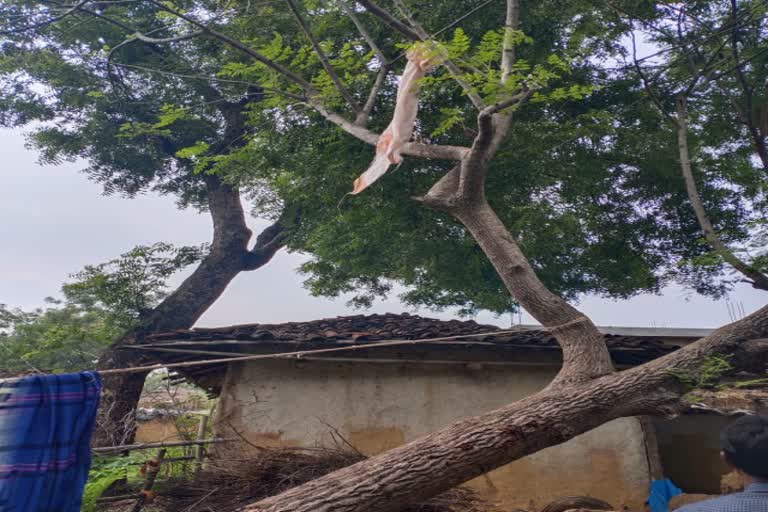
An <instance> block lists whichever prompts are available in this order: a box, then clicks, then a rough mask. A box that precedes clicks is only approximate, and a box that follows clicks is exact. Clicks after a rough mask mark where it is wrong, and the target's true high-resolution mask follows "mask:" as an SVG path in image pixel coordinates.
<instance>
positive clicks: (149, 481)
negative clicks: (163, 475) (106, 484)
mask: <svg viewBox="0 0 768 512" xmlns="http://www.w3.org/2000/svg"><path fill="white" fill-rule="evenodd" d="M165 451H166V450H165V448H161V449H160V451H159V452H157V458H156V459H154V460H151V461H149V462H148V463H147V466H149V467H148V469H147V476H146V477H145V479H144V487H142V489H141V492H140V493H139V497H138V499H136V503H134V505H133V508H131V512H139V511H140V510H141V509H142V508H144V505H145V504H147V503H151V502H152V500H153V498H154V493H153V492H152V487H154V485H155V479H156V478H157V473H159V472H160V465H161V464H162V463H163V459H164V458H165Z"/></svg>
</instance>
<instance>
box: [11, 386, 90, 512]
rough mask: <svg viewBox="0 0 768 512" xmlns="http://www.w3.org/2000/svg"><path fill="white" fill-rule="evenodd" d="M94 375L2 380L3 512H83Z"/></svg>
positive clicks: (88, 461)
mask: <svg viewBox="0 0 768 512" xmlns="http://www.w3.org/2000/svg"><path fill="white" fill-rule="evenodd" d="M100 392H101V378H100V377H99V375H98V373H96V372H81V373H74V374H62V375H32V376H28V377H21V378H18V379H5V380H0V512H79V511H80V504H81V501H82V495H83V488H84V487H85V482H86V480H87V479H88V470H89V469H90V465H91V451H90V442H91V434H92V433H93V427H94V423H95V419H96V410H97V409H98V406H99V395H100Z"/></svg>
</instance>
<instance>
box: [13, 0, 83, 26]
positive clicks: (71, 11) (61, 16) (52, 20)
mask: <svg viewBox="0 0 768 512" xmlns="http://www.w3.org/2000/svg"><path fill="white" fill-rule="evenodd" d="M88 2H90V0H80V1H79V2H77V3H76V4H75V5H73V6H72V7H70V8H69V9H67V10H66V11H65V12H64V13H62V14H59V15H57V16H54V17H52V18H49V19H47V20H45V21H41V22H38V23H33V24H31V25H25V26H23V27H19V28H15V29H12V30H4V31H2V32H0V35H9V34H18V33H20V32H27V31H29V30H34V29H36V28H41V27H45V26H48V25H51V24H52V23H56V22H57V21H60V20H63V19H64V18H66V17H67V16H69V15H71V14H74V13H75V12H76V11H78V10H80V8H81V7H83V6H84V5H85V4H87V3H88Z"/></svg>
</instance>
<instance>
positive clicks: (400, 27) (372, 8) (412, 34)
mask: <svg viewBox="0 0 768 512" xmlns="http://www.w3.org/2000/svg"><path fill="white" fill-rule="evenodd" d="M357 3H359V4H360V5H362V6H363V7H365V8H366V10H368V12H370V13H371V14H373V15H374V16H376V17H377V18H379V19H380V20H381V21H383V22H384V23H385V24H386V25H388V26H389V27H391V28H393V29H395V30H396V31H398V32H400V33H401V34H403V35H404V36H405V37H407V38H408V39H412V40H414V41H420V40H421V37H420V36H419V34H418V33H417V32H416V31H415V30H413V29H412V28H411V27H409V26H408V25H406V24H405V23H403V22H401V21H399V20H398V19H397V18H395V17H394V16H392V15H391V14H389V12H387V11H386V10H384V9H382V8H381V7H379V6H378V5H376V4H375V3H373V2H372V1H371V0H357Z"/></svg>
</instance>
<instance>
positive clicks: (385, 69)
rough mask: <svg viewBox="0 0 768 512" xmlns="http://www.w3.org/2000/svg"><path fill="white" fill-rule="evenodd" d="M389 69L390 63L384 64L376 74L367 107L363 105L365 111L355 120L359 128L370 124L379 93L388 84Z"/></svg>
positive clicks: (366, 103)
mask: <svg viewBox="0 0 768 512" xmlns="http://www.w3.org/2000/svg"><path fill="white" fill-rule="evenodd" d="M389 69H390V65H389V64H388V63H382V65H381V68H379V71H378V73H376V80H375V81H374V82H373V86H372V87H371V92H370V93H368V99H367V100H366V102H365V105H363V109H362V110H361V111H360V113H359V114H358V115H357V117H356V118H355V123H354V124H356V125H357V126H365V125H366V124H368V120H369V119H370V117H371V113H372V112H373V107H375V106H376V100H377V99H378V97H379V93H380V92H381V89H382V88H383V87H384V84H385V82H386V79H387V75H388V74H389Z"/></svg>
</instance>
